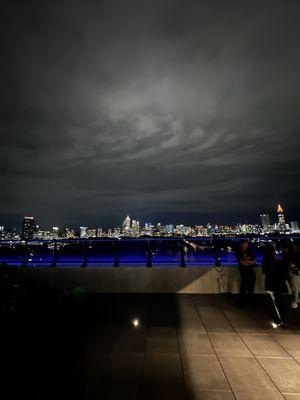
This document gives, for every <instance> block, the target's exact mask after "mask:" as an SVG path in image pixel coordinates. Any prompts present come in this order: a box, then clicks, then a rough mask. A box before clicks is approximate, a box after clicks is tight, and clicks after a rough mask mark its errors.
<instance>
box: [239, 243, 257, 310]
mask: <svg viewBox="0 0 300 400" xmlns="http://www.w3.org/2000/svg"><path fill="white" fill-rule="evenodd" d="M236 257H237V260H238V263H239V271H240V276H241V286H240V303H241V306H245V305H246V303H247V302H251V301H252V298H253V292H254V288H255V282H256V275H255V271H254V266H255V265H256V260H255V258H254V256H253V254H252V252H251V250H250V249H249V243H248V241H247V240H242V241H240V243H239V246H238V249H237V251H236Z"/></svg>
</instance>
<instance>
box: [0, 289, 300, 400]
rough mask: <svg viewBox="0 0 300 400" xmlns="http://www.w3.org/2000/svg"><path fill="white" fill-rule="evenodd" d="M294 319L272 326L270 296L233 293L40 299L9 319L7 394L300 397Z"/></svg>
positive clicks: (241, 399) (298, 325)
mask: <svg viewBox="0 0 300 400" xmlns="http://www.w3.org/2000/svg"><path fill="white" fill-rule="evenodd" d="M45 304H47V302H45V303H44V305H45ZM134 319H137V320H138V323H139V326H137V327H135V326H134V325H133V323H132V321H133V320H134ZM287 320H288V329H286V330H282V329H273V328H272V327H271V322H272V316H271V314H269V313H268V307H267V304H266V301H265V299H264V300H263V299H262V298H259V299H258V300H257V304H256V305H255V306H252V307H248V308H247V309H240V308H238V307H237V306H236V304H235V299H234V297H233V296H225V295H97V296H94V297H93V296H92V297H89V298H88V299H87V300H86V301H83V302H79V303H78V304H76V305H74V304H73V305H71V306H70V307H69V308H68V309H67V311H66V310H65V311H63V310H61V312H53V310H51V309H50V310H48V311H47V312H45V311H43V310H42V307H41V308H40V309H36V310H35V311H34V312H33V313H31V314H30V315H27V314H26V315H23V316H22V317H14V318H13V319H11V317H10V319H9V320H8V321H7V325H6V326H7V327H9V329H6V331H7V336H6V337H5V338H4V339H3V340H5V343H6V345H5V346H3V349H4V350H6V359H4V360H5V361H3V363H4V365H5V367H6V373H5V376H4V379H3V382H4V385H1V388H0V390H1V392H0V394H1V399H6V398H14V396H15V397H16V398H31V399H32V400H34V399H50V398H51V399H53V398H56V399H58V398H66V399H74V398H78V399H79V398H80V399H131V400H134V399H164V400H167V399H172V400H174V399H192V400H198V399H201V400H208V399H209V400H219V399H220V400H221V399H222V400H231V399H238V400H260V399H262V400H268V399H270V400H277V399H278V400H279V399H286V400H296V399H300V311H299V310H289V311H288V319H287ZM2 343H3V342H2ZM20 395H21V396H20Z"/></svg>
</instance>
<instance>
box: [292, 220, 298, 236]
mask: <svg viewBox="0 0 300 400" xmlns="http://www.w3.org/2000/svg"><path fill="white" fill-rule="evenodd" d="M291 231H292V232H293V233H298V232H299V225H298V222H297V221H291Z"/></svg>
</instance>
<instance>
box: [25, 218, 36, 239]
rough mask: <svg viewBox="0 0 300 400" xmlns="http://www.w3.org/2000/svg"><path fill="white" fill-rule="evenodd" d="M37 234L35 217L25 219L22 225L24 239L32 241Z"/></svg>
mask: <svg viewBox="0 0 300 400" xmlns="http://www.w3.org/2000/svg"><path fill="white" fill-rule="evenodd" d="M34 233H35V223H34V218H33V217H24V219H23V224H22V239H32V238H33V235H34Z"/></svg>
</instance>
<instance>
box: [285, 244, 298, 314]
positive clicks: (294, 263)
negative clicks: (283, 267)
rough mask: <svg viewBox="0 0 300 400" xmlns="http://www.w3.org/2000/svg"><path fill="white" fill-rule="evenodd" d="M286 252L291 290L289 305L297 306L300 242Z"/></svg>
mask: <svg viewBox="0 0 300 400" xmlns="http://www.w3.org/2000/svg"><path fill="white" fill-rule="evenodd" d="M288 254H289V257H288V262H289V265H288V268H289V282H290V285H291V289H292V292H293V301H292V303H291V307H292V308H298V306H299V304H300V243H299V242H297V243H295V246H294V247H293V248H290V250H289V253H288Z"/></svg>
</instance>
